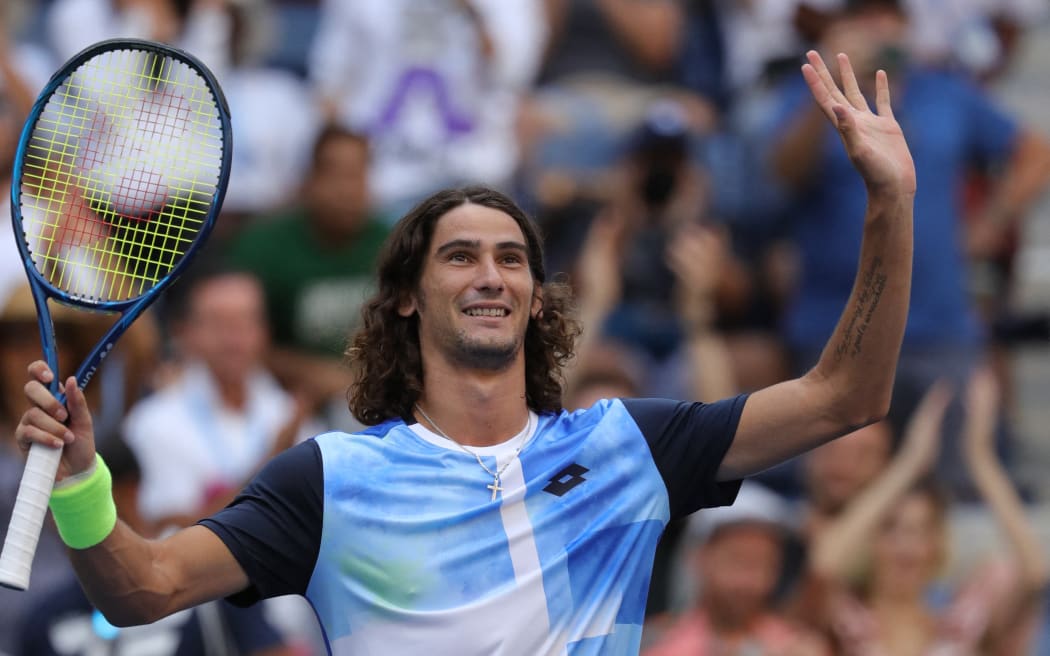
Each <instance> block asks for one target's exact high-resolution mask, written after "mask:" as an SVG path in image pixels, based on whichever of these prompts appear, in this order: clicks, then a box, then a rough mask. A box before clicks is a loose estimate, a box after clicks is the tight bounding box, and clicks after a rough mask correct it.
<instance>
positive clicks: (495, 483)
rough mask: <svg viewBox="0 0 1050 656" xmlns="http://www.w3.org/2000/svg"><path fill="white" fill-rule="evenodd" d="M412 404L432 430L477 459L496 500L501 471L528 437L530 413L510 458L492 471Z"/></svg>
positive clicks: (499, 486) (417, 406)
mask: <svg viewBox="0 0 1050 656" xmlns="http://www.w3.org/2000/svg"><path fill="white" fill-rule="evenodd" d="M414 405H415V408H416V410H418V411H419V414H421V415H423V419H426V420H427V423H428V424H430V425H431V426H433V427H434V430H436V431H437V432H438V435H440V436H441V437H443V438H445V439H446V440H448V441H449V442H452V443H453V444H455V445H456V446H458V447H459V448H460V449H462V450H463V452H464V453H466V454H468V455H472V456H474V459H475V460H477V461H478V464H479V465H481V468H482V469H484V470H485V471H486V472H487V473H488V475H489V476H491V477H492V485H486V486H485V487H487V488H488V489H490V490H492V499H491V501H495V500H496V493H497V492H502V491H503V487H502V486H501V485H500V482H501V477H502V476H503V472H505V471H507V467H510V463H512V462H514V460H515V459H517V457H518V454H519V453H521V448H522V447H523V446H525V440H526V438H528V436H529V430H530V429H531V428H532V413H531V412H529V417H528V419H527V420H526V421H525V428H524V430H522V431H521V433H519V435H520V437H521V440H520V441H519V442H518V448H516V449H514V455H512V456H511V457H510V459H509V460H507V462H506V463H504V465H503V466H502V467H500V468H499V469H497V470H496V471H492V470H491V469H489V468H488V467H487V466H485V462H484V461H483V460H482V459H481V456H480V455H478V454H477V452H475V451H471V450H470V449H468V448H467V447H465V446H463V445H462V444H460V443H459V442H457V441H456V440H454V439H452V438H451V437H449V436H448V433H446V432H445V431H443V430H441V426H438V425H437V424H435V423H434V420H433V419H431V418H430V415H428V414H427V413H426V412H423V408H421V407H420V405H419V404H418V403H416V404H414ZM512 439H513V438H512Z"/></svg>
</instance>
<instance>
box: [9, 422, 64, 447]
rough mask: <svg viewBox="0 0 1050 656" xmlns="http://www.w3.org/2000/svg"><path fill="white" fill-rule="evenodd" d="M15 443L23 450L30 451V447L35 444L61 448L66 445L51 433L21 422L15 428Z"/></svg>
mask: <svg viewBox="0 0 1050 656" xmlns="http://www.w3.org/2000/svg"><path fill="white" fill-rule="evenodd" d="M15 443H16V444H18V448H19V449H20V450H22V451H23V452H26V451H29V447H30V446H32V445H33V444H42V445H44V446H46V447H50V448H52V449H61V448H62V447H63V446H65V442H63V441H62V440H61V439H59V438H57V437H55V436H54V435H52V434H51V433H49V432H47V431H45V430H43V429H41V428H37V427H36V426H29V425H24V424H19V426H18V429H17V430H15Z"/></svg>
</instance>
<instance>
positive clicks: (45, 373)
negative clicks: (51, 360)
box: [28, 360, 55, 385]
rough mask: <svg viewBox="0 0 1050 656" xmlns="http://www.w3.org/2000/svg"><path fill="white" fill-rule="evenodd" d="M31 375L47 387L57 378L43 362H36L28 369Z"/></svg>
mask: <svg viewBox="0 0 1050 656" xmlns="http://www.w3.org/2000/svg"><path fill="white" fill-rule="evenodd" d="M28 370H29V375H30V376H31V377H33V378H35V379H37V380H39V381H40V382H41V383H44V384H45V385H47V384H48V383H50V382H51V381H52V380H54V378H55V374H54V372H52V371H51V368H50V367H48V366H47V363H46V362H44V361H43V360H36V361H35V362H33V363H32V364H30V365H29V367H28Z"/></svg>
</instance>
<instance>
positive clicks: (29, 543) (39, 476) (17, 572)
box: [0, 444, 62, 590]
mask: <svg viewBox="0 0 1050 656" xmlns="http://www.w3.org/2000/svg"><path fill="white" fill-rule="evenodd" d="M61 460H62V449H56V448H53V447H49V446H44V445H43V444H33V446H32V447H30V449H29V459H28V460H27V461H26V468H25V471H24V472H23V473H22V483H21V484H20V485H19V486H18V497H17V498H16V499H15V508H14V512H12V513H11V523H10V524H8V526H7V538H6V539H5V540H4V550H3V552H2V553H0V585H3V586H4V587H7V588H13V589H15V590H25V589H26V588H28V587H29V572H30V570H31V569H32V567H33V556H34V554H36V545H37V542H38V541H39V540H40V529H41V527H43V525H44V517H46V516H47V502H48V501H49V500H50V499H51V488H53V487H54V485H55V475H56V474H57V473H58V463H59V462H61Z"/></svg>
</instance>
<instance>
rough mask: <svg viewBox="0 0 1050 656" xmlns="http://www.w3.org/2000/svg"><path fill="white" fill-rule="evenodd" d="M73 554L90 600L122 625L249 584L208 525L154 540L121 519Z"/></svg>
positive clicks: (145, 620) (146, 620) (147, 619)
mask: <svg viewBox="0 0 1050 656" xmlns="http://www.w3.org/2000/svg"><path fill="white" fill-rule="evenodd" d="M69 553H70V558H69V559H70V562H72V563H73V568H74V569H75V570H76V573H77V578H78V579H79V580H80V585H81V586H82V587H83V588H84V592H85V593H86V594H87V596H88V599H90V600H91V603H92V605H94V606H95V607H96V608H98V609H99V610H100V611H102V613H103V614H104V615H105V616H106V619H108V620H109V621H110V622H112V623H113V624H115V625H117V626H131V625H135V624H148V623H150V622H154V621H156V620H158V619H160V618H162V617H166V616H168V615H170V614H172V613H174V612H176V611H179V610H182V609H184V608H190V607H192V606H197V605H199V604H202V603H204V602H206V601H211V600H212V599H220V598H222V597H226V596H228V595H231V594H234V593H236V592H239V591H241V590H243V589H245V588H246V587H248V577H247V575H246V574H245V573H244V570H243V569H241V566H240V565H239V564H238V563H237V560H236V559H235V558H234V557H233V554H231V553H230V551H229V549H227V548H226V545H225V544H224V543H223V542H222V540H220V539H219V537H218V536H217V535H215V534H214V533H212V532H211V531H210V530H208V529H206V528H204V527H203V526H191V527H189V528H186V529H183V530H181V531H178V532H177V533H175V534H174V535H172V536H171V537H169V538H166V539H164V540H159V541H152V540H146V539H144V538H143V537H141V536H139V535H138V534H137V533H135V532H134V531H132V530H131V529H130V528H128V526H127V524H125V523H124V522H120V521H118V522H117V526H116V528H114V529H113V532H112V533H110V534H109V537H107V538H106V539H105V540H103V541H102V542H101V543H99V544H98V545H96V546H94V547H91V548H90V549H83V550H77V549H71V550H70V552H69Z"/></svg>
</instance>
